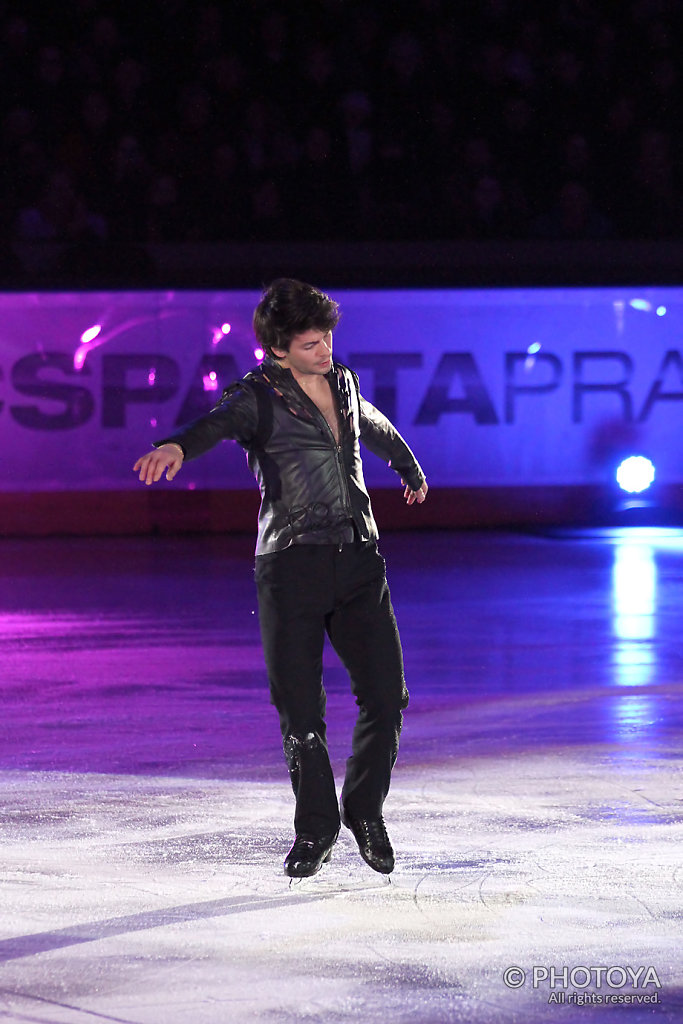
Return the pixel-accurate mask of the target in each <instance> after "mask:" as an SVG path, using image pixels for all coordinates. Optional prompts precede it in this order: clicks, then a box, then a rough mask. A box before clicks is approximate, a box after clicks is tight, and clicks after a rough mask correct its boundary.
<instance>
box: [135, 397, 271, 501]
mask: <svg viewBox="0 0 683 1024" xmlns="http://www.w3.org/2000/svg"><path fill="white" fill-rule="evenodd" d="M258 419H259V414H258V404H257V401H256V398H255V395H254V390H253V388H252V387H250V386H248V385H246V384H244V383H243V382H242V381H237V382H236V383H235V384H232V385H231V386H230V387H229V388H226V389H225V391H224V392H223V395H222V397H221V400H220V402H219V403H218V404H217V405H216V406H215V407H214V408H213V409H212V410H211V412H208V413H207V414H206V415H205V416H200V417H199V419H196V420H194V421H193V422H192V423H189V424H188V425H187V426H185V427H181V428H180V430H177V431H176V432H175V433H174V434H172V435H171V436H170V437H165V438H163V439H162V440H160V441H155V442H154V449H153V450H152V451H151V452H147V454H146V455H143V456H141V458H139V459H138V460H137V462H136V463H135V465H134V466H133V471H134V472H135V473H138V474H139V478H140V480H141V481H142V482H143V483H145V484H153V483H156V482H157V481H158V480H160V479H161V477H162V476H163V474H164V471H165V472H166V479H167V480H172V479H173V478H174V476H175V475H176V473H177V472H178V470H179V469H180V467H181V466H182V464H183V462H187V461H189V460H190V459H196V458H197V456H199V455H202V454H203V453H204V452H207V451H209V449H210V448H213V447H214V445H216V444H218V442H219V441H226V440H229V439H230V440H235V441H237V442H238V443H239V444H241V445H242V447H244V448H248V447H249V444H250V443H251V442H252V441H253V439H254V438H255V436H256V432H257V430H258Z"/></svg>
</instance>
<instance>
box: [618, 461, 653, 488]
mask: <svg viewBox="0 0 683 1024" xmlns="http://www.w3.org/2000/svg"><path fill="white" fill-rule="evenodd" d="M654 478H655V467H654V465H653V464H652V462H650V460H649V459H646V458H645V456H644V455H630V456H629V457H628V458H627V459H624V461H623V462H621V463H620V465H619V467H618V469H617V483H618V484H619V486H620V487H621V489H622V491H628V492H629V494H641V493H642V492H643V491H646V490H647V489H648V487H649V486H650V484H651V483H652V481H653V480H654Z"/></svg>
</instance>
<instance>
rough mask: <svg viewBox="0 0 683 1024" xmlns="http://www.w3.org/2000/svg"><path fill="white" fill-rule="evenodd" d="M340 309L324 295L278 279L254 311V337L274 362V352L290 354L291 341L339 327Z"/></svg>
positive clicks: (290, 279)
mask: <svg viewBox="0 0 683 1024" xmlns="http://www.w3.org/2000/svg"><path fill="white" fill-rule="evenodd" d="M340 316H341V313H340V311H339V305H338V304H337V303H336V302H335V301H334V299H331V298H330V297H329V295H326V294H325V292H321V291H320V289H318V288H314V287H313V285H311V284H304V282H303V281H296V280H294V278H291V277H279V278H278V279H277V280H276V281H273V282H272V284H269V285H268V287H267V288H266V289H265V291H264V292H263V295H262V296H261V301H260V302H259V304H258V306H257V307H256V309H255V310H254V320H253V325H254V334H255V335H256V338H257V340H258V343H259V344H260V346H261V348H263V349H264V350H265V351H266V352H268V354H269V355H271V356H273V358H277V356H274V355H273V348H279V349H283V350H284V351H285V352H288V351H289V346H290V344H291V342H292V338H293V337H295V335H297V334H303V333H304V332H305V331H311V330H318V331H331V330H332V329H333V328H334V327H336V326H337V324H338V323H339V318H340Z"/></svg>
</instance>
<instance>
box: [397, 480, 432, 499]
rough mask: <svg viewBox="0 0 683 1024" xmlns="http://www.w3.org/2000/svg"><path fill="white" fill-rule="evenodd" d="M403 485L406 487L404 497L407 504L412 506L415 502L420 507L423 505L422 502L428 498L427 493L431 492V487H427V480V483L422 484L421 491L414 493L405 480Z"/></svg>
mask: <svg viewBox="0 0 683 1024" xmlns="http://www.w3.org/2000/svg"><path fill="white" fill-rule="evenodd" d="M401 483H402V484H403V485H404V487H405V491H404V492H403V497H404V498H405V499H406V503H407V504H408V505H412V504H413V502H415V501H416V502H417V503H418V505H421V504H422V502H423V501H424V500H425V498H426V497H427V491H428V490H429V487H428V486H427V481H426V480H425V482H424V483H423V484H422V487H420V489H419V491H414V490H413V489H412V488H411V487H409V486H408V484H407V483H406V482H405V480H401Z"/></svg>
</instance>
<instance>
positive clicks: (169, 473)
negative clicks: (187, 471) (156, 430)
mask: <svg viewBox="0 0 683 1024" xmlns="http://www.w3.org/2000/svg"><path fill="white" fill-rule="evenodd" d="M183 459H184V455H183V450H182V448H181V447H180V445H179V444H162V445H161V447H160V448H153V449H152V451H151V452H147V454H146V455H143V456H142V458H140V459H138V461H137V462H136V463H135V465H134V466H133V472H134V473H137V472H138V470H139V471H140V480H142V482H143V483H145V484H155V483H156V482H157V480H161V477H162V474H163V472H164V470H166V479H167V480H172V479H173V477H174V476H175V475H176V473H177V472H178V470H179V469H180V467H181V466H182V464H183Z"/></svg>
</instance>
